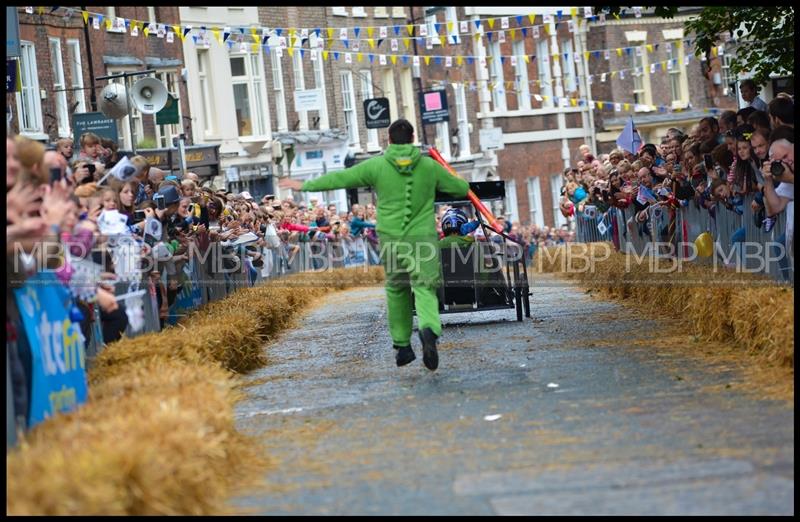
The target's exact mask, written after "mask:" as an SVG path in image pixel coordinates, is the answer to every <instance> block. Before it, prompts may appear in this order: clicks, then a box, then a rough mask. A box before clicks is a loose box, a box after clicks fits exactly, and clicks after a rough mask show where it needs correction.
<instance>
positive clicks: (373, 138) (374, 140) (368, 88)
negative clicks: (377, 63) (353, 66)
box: [358, 69, 381, 152]
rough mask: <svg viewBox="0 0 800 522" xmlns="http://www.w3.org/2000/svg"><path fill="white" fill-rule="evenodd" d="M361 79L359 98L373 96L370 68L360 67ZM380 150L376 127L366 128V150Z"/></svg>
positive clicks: (365, 98) (364, 98)
mask: <svg viewBox="0 0 800 522" xmlns="http://www.w3.org/2000/svg"><path fill="white" fill-rule="evenodd" d="M358 75H359V77H360V79H361V99H362V101H363V100H369V99H371V98H374V97H375V94H374V92H373V88H372V71H371V70H370V69H361V70H360V71H358ZM379 150H381V143H380V141H379V140H378V129H367V151H370V152H373V151H379Z"/></svg>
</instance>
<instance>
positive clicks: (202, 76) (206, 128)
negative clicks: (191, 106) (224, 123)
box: [197, 48, 218, 138]
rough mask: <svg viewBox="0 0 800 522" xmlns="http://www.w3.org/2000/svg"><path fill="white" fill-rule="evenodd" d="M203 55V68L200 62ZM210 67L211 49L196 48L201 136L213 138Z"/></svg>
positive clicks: (214, 129) (213, 119)
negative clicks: (201, 99)
mask: <svg viewBox="0 0 800 522" xmlns="http://www.w3.org/2000/svg"><path fill="white" fill-rule="evenodd" d="M203 57H205V61H206V63H205V70H203V69H204V67H203V65H202V63H203ZM210 68H211V51H210V50H209V49H203V48H197V78H198V84H199V87H200V96H201V97H202V98H203V110H204V111H205V112H204V114H203V136H204V137H205V138H214V137H216V136H217V135H218V134H217V119H216V116H215V112H214V110H215V108H214V81H213V79H212V77H211V76H209V74H208V69H210Z"/></svg>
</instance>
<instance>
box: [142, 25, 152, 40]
mask: <svg viewBox="0 0 800 522" xmlns="http://www.w3.org/2000/svg"><path fill="white" fill-rule="evenodd" d="M142 34H143V35H144V37H145V38H147V37H148V36H150V29H149V28H148V27H145V28H144V29H142Z"/></svg>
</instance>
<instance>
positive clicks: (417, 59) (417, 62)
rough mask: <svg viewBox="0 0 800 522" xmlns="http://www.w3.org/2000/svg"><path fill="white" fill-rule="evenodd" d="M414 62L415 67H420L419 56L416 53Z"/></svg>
mask: <svg viewBox="0 0 800 522" xmlns="http://www.w3.org/2000/svg"><path fill="white" fill-rule="evenodd" d="M412 63H413V64H414V67H419V56H416V55H415V56H414V60H413V62H412Z"/></svg>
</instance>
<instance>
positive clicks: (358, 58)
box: [356, 53, 364, 62]
mask: <svg viewBox="0 0 800 522" xmlns="http://www.w3.org/2000/svg"><path fill="white" fill-rule="evenodd" d="M363 59H364V53H358V54H357V55H356V60H358V61H359V62H360V61H361V60H363Z"/></svg>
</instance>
